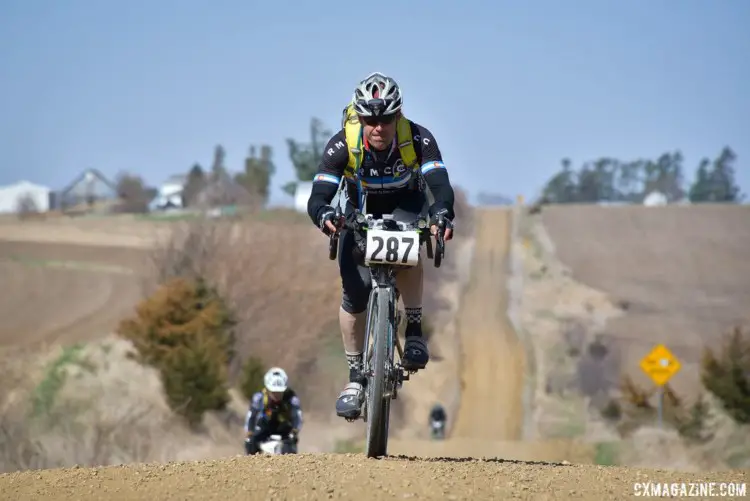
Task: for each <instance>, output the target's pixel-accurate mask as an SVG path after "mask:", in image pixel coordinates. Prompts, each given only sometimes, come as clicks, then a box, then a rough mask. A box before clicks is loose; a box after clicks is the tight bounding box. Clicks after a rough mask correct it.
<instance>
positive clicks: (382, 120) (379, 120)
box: [362, 115, 396, 127]
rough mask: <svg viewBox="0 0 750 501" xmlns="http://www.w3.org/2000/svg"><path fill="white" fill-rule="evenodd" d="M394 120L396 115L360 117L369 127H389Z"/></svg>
mask: <svg viewBox="0 0 750 501" xmlns="http://www.w3.org/2000/svg"><path fill="white" fill-rule="evenodd" d="M395 120H396V115H386V116H382V117H362V121H363V122H364V123H366V124H367V125H369V126H370V127H375V126H377V125H378V124H383V125H390V124H392V123H393V122H394V121H395Z"/></svg>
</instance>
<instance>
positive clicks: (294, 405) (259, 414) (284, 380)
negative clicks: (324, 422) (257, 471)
mask: <svg viewBox="0 0 750 501" xmlns="http://www.w3.org/2000/svg"><path fill="white" fill-rule="evenodd" d="M263 383H264V386H265V387H264V388H263V390H261V391H259V392H256V393H255V394H254V395H253V398H252V399H250V408H249V409H248V411H247V417H246V418H245V452H246V453H247V454H257V453H258V452H259V451H260V448H259V445H260V444H261V443H262V442H263V441H265V440H267V439H268V437H270V436H271V435H273V434H279V435H281V436H282V438H284V439H285V442H286V444H285V447H284V449H285V450H286V452H294V453H296V452H297V441H298V439H299V431H300V428H301V427H302V409H301V408H300V401H299V397H297V395H296V394H295V393H294V391H293V390H292V389H291V388H290V387H289V386H288V385H289V378H288V377H287V375H286V372H284V370H283V369H280V368H278V367H273V368H271V369H269V371H268V372H266V375H265V376H264V377H263Z"/></svg>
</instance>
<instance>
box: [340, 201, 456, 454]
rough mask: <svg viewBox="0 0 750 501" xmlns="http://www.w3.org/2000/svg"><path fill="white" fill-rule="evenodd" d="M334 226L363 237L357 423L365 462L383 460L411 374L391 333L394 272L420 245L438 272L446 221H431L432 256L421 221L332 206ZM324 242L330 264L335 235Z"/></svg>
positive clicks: (413, 259) (411, 262)
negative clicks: (394, 411)
mask: <svg viewBox="0 0 750 501" xmlns="http://www.w3.org/2000/svg"><path fill="white" fill-rule="evenodd" d="M335 221H337V223H338V224H337V228H338V229H348V230H350V231H353V232H360V233H362V232H364V233H365V234H366V237H365V248H364V265H365V266H367V267H368V268H369V269H370V277H371V280H372V290H371V291H370V297H369V299H368V304H367V321H366V324H365V346H364V348H365V349H364V357H363V362H364V376H365V379H366V383H365V402H364V404H363V406H362V413H361V414H360V417H359V418H358V419H362V420H364V421H365V423H367V437H366V441H365V443H366V445H365V454H366V455H367V457H379V456H385V455H386V452H387V447H388V427H389V420H390V408H391V399H393V400H395V399H396V398H397V397H398V391H399V390H400V389H401V388H402V387H403V383H404V381H408V380H409V376H410V374H413V373H415V372H416V370H408V371H407V370H406V369H405V368H404V367H402V365H401V363H400V361H401V360H402V359H403V355H404V352H403V347H402V346H401V342H400V340H399V339H398V332H397V329H398V325H399V324H400V320H401V318H400V314H399V312H398V308H397V304H398V300H399V298H400V293H399V291H398V289H397V288H396V280H395V279H396V272H397V271H398V270H400V269H404V268H408V267H412V266H416V265H417V264H419V259H420V257H419V254H420V251H421V248H422V244H426V250H427V257H428V258H429V259H434V264H435V267H440V264H441V263H442V260H443V257H444V256H445V229H446V221H445V219H443V218H442V217H439V218H438V221H437V222H436V223H437V227H438V231H437V232H436V235H435V240H436V247H437V249H436V250H437V252H435V253H434V254H433V249H432V240H431V238H430V237H431V232H430V224H429V221H428V220H427V219H425V218H423V217H418V218H417V219H416V220H414V221H406V222H405V221H397V220H396V219H394V218H393V216H392V215H384V216H383V217H382V218H375V217H374V216H373V215H372V214H366V213H363V212H361V211H359V210H355V211H353V212H352V214H351V215H350V217H348V218H344V217H343V215H342V212H341V208H340V207H337V209H336V217H335ZM329 238H330V241H329V248H328V251H329V252H328V254H329V258H330V259H331V260H334V259H336V256H337V253H338V238H339V231H336V232H335V233H333V234H332V235H330V237H329ZM415 244H416V245H415ZM394 348H395V350H396V352H397V353H398V359H397V360H394ZM350 421H354V420H350Z"/></svg>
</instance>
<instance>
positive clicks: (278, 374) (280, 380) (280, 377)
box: [263, 367, 289, 392]
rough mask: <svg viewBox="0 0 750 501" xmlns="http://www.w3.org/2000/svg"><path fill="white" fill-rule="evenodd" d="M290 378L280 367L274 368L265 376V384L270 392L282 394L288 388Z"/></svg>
mask: <svg viewBox="0 0 750 501" xmlns="http://www.w3.org/2000/svg"><path fill="white" fill-rule="evenodd" d="M288 381H289V378H288V377H287V375H286V372H284V369H281V368H279V367H272V368H270V369H269V370H268V372H266V375H265V376H263V383H264V384H265V385H266V389H267V390H268V391H273V392H282V391H286V386H287V383H288Z"/></svg>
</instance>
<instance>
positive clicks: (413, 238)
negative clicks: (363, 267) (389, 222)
mask: <svg viewBox="0 0 750 501" xmlns="http://www.w3.org/2000/svg"><path fill="white" fill-rule="evenodd" d="M365 264H367V265H368V266H369V265H371V264H394V265H400V266H416V265H417V264H419V233H417V232H416V231H383V230H368V231H367V247H366V248H365Z"/></svg>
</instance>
